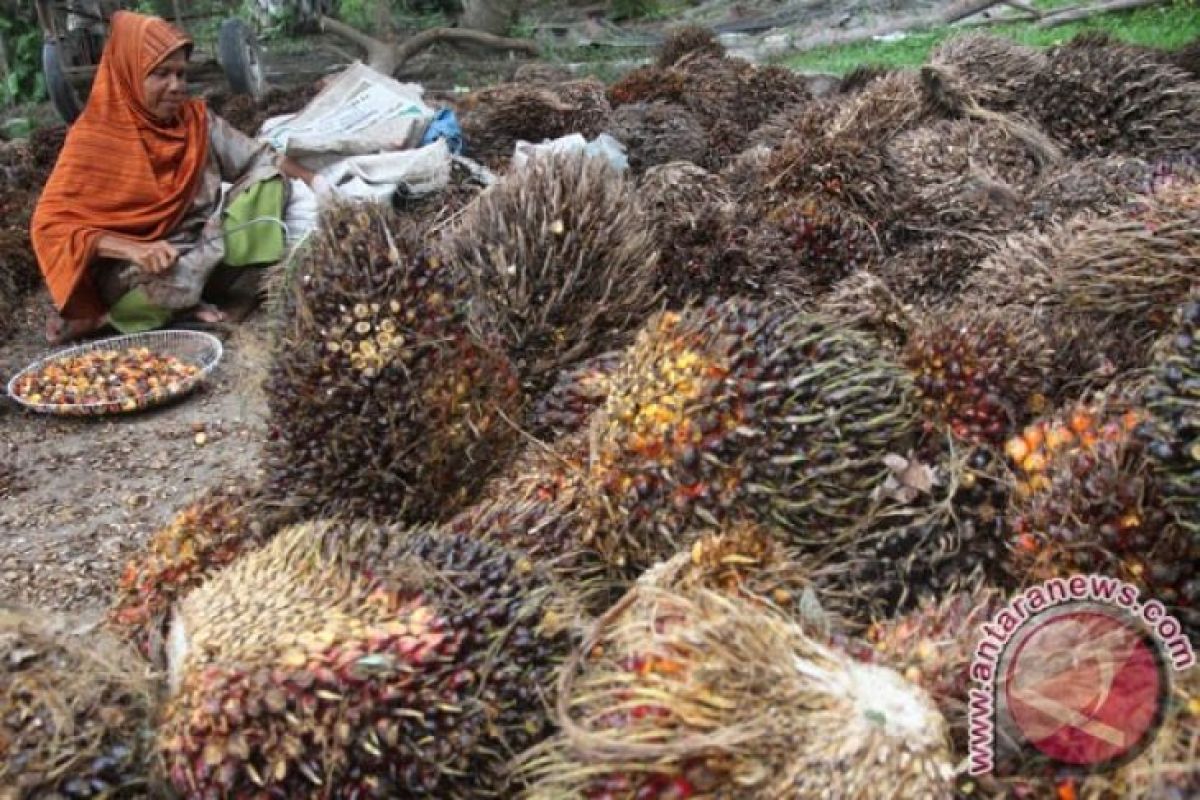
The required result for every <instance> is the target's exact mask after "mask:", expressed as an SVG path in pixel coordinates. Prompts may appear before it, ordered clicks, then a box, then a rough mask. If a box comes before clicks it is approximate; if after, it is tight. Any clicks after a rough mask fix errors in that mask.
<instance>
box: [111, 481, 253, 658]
mask: <svg viewBox="0 0 1200 800" xmlns="http://www.w3.org/2000/svg"><path fill="white" fill-rule="evenodd" d="M261 500H262V498H261V497H259V490H258V489H257V487H254V486H241V487H238V486H224V485H222V486H216V487H213V488H211V489H209V490H208V491H206V492H205V493H204V494H202V495H201V496H200V497H199V498H197V499H196V500H194V501H192V502H191V503H189V504H188V505H187V506H186V507H185V508H184V509H183V510H182V511H180V512H179V513H177V514H176V515H175V517H174V518H173V519H172V520H171V521H170V522H169V523H168V524H167V525H166V527H164V528H162V529H161V530H159V531H158V532H157V533H155V534H154V536H153V537H152V538H151V539H150V544H149V546H148V548H147V550H146V551H145V552H144V553H142V554H140V555H139V556H138V557H136V558H134V559H132V560H130V561H129V563H128V564H126V565H125V570H124V572H122V574H121V580H120V583H119V584H118V587H117V596H116V599H115V601H114V602H113V606H112V608H111V609H110V610H109V616H108V620H109V624H110V625H111V626H112V627H113V628H114V629H116V630H119V631H122V632H123V633H125V634H127V635H128V636H129V637H131V638H132V639H133V640H134V641H136V642H137V644H138V647H139V649H140V650H141V651H142V654H143V655H145V656H147V657H150V656H153V655H155V654H156V653H157V651H158V649H159V647H160V645H161V636H162V630H161V626H162V624H163V622H164V620H165V617H166V614H167V611H168V610H169V609H170V607H171V605H172V604H173V603H175V602H176V601H177V600H179V599H180V598H181V597H182V596H183V595H185V594H186V593H187V592H189V591H190V590H192V589H194V588H195V587H197V586H199V585H200V584H201V583H202V582H203V581H204V580H205V579H206V578H208V577H209V576H210V575H212V574H213V573H214V572H216V571H217V570H219V569H221V568H222V567H224V566H226V565H227V564H230V563H232V562H233V561H234V560H235V559H236V558H238V557H239V556H240V555H242V554H243V553H245V552H246V551H248V550H252V549H254V548H255V547H257V546H259V545H261V544H262V543H263V542H264V541H265V540H266V539H267V537H268V536H269V535H270V534H271V533H273V532H274V531H273V527H274V523H273V522H272V521H271V514H270V513H269V512H267V511H266V510H264V508H263V504H262V502H261Z"/></svg>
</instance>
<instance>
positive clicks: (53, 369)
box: [13, 346, 200, 411]
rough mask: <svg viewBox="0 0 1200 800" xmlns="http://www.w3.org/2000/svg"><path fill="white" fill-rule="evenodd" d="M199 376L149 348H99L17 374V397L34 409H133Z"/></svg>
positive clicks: (175, 359) (191, 366)
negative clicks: (48, 407)
mask: <svg viewBox="0 0 1200 800" xmlns="http://www.w3.org/2000/svg"><path fill="white" fill-rule="evenodd" d="M199 374H200V368H199V367H197V366H196V365H195V364H189V363H187V362H186V361H183V360H181V359H180V358H178V357H176V356H173V355H163V354H160V353H156V352H154V351H153V350H151V349H150V348H149V347H140V346H131V347H124V348H121V349H112V348H100V349H96V350H87V351H84V352H81V353H78V354H76V355H64V356H60V357H57V358H54V359H52V360H50V361H48V362H46V363H44V364H42V365H41V366H39V367H38V368H37V369H34V370H31V371H29V372H28V373H26V374H25V375H22V376H19V377H18V378H17V379H16V382H15V384H14V386H13V393H14V394H15V395H16V396H17V397H18V398H20V399H21V400H24V401H26V402H27V403H30V404H31V405H47V406H57V407H60V408H64V409H67V410H71V409H79V410H84V409H85V408H104V409H110V408H111V409H117V408H119V409H122V410H126V411H129V410H132V409H135V408H138V407H139V406H140V405H141V404H143V403H145V402H149V401H151V400H154V399H160V398H165V397H170V396H172V395H175V394H178V393H179V392H180V391H182V390H183V389H184V388H186V387H187V386H188V385H190V384H191V383H192V382H193V381H195V379H196V378H197V376H198V375H199Z"/></svg>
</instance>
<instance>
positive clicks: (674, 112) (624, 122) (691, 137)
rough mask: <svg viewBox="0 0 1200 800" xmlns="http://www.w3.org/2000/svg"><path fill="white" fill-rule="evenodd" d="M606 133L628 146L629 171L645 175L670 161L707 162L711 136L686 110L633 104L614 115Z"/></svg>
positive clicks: (662, 104)
mask: <svg viewBox="0 0 1200 800" xmlns="http://www.w3.org/2000/svg"><path fill="white" fill-rule="evenodd" d="M604 130H605V132H606V133H608V134H609V135H611V136H613V137H614V138H615V139H617V141H619V142H620V143H621V144H623V145H625V148H626V151H627V153H628V156H629V167H630V169H632V170H633V171H634V172H635V173H642V172H644V171H645V170H647V169H648V168H650V167H653V166H655V165H658V164H666V163H667V162H669V161H680V160H681V161H692V162H695V163H697V164H699V163H702V162H704V160H705V158H706V156H707V153H708V136H707V134H706V133H705V130H704V127H703V126H702V125H701V124H700V121H699V120H697V119H696V117H695V116H694V115H693V114H692V113H691V112H690V111H688V110H687V109H686V108H684V107H683V106H680V105H677V104H675V103H664V102H662V101H655V102H651V103H632V104H630V105H625V106H621V107H620V108H618V109H616V110H615V111H613V113H612V114H611V115H610V116H609V118H608V121H607V122H606V123H605V128H604Z"/></svg>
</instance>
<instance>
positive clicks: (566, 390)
mask: <svg viewBox="0 0 1200 800" xmlns="http://www.w3.org/2000/svg"><path fill="white" fill-rule="evenodd" d="M621 358H622V354H621V352H620V351H612V352H608V353H601V354H600V355H597V356H592V357H591V358H588V359H585V360H584V361H581V362H579V363H578V364H576V365H575V366H573V367H569V368H567V369H565V370H563V371H562V372H561V373H560V374H559V376H558V379H557V380H556V381H555V382H554V385H553V386H551V387H550V388H549V389H548V390H547V391H546V392H545V393H543V394H542V395H541V396H540V397H538V399H537V400H536V401H534V404H533V408H532V410H531V412H530V418H529V425H528V429H529V432H530V433H532V434H533V435H534V436H536V437H538V438H539V439H541V440H543V441H548V442H555V441H557V440H559V439H560V438H562V437H564V436H569V435H571V434H573V433H576V432H578V431H581V430H583V429H584V428H585V427H586V426H587V421H588V419H589V418H590V417H591V415H592V412H593V411H595V410H596V409H597V408H599V407H600V406H601V405H603V404H604V400H605V398H607V397H608V387H609V382H610V381H611V379H612V374H613V372H614V371H616V369H617V366H618V365H619V364H620V363H621Z"/></svg>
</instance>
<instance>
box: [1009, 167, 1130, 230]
mask: <svg viewBox="0 0 1200 800" xmlns="http://www.w3.org/2000/svg"><path fill="white" fill-rule="evenodd" d="M1151 171H1152V168H1151V165H1150V164H1148V163H1147V162H1145V161H1143V160H1142V159H1140V158H1131V157H1126V156H1089V157H1087V158H1081V159H1078V160H1075V159H1072V160H1068V161H1066V162H1064V163H1062V164H1058V165H1056V166H1054V167H1051V168H1049V169H1047V170H1046V171H1045V172H1044V173H1043V174H1042V175H1041V176H1039V178H1038V179H1037V180H1035V181H1034V182H1033V183H1032V184H1030V185H1029V186H1028V189H1027V192H1028V197H1029V219H1030V221H1032V222H1033V223H1034V224H1035V225H1036V226H1037V227H1039V228H1044V227H1048V226H1050V225H1052V224H1061V223H1062V222H1065V221H1066V220H1068V219H1070V218H1071V217H1073V216H1075V215H1076V214H1079V213H1082V212H1084V211H1090V212H1093V213H1095V214H1098V215H1106V214H1113V213H1115V212H1118V211H1121V210H1123V209H1125V208H1126V207H1127V206H1128V205H1129V204H1130V200H1131V199H1132V198H1133V197H1135V196H1136V194H1137V193H1139V192H1142V191H1143V190H1144V188H1145V187H1146V184H1147V181H1148V179H1149V176H1150V174H1151Z"/></svg>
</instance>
